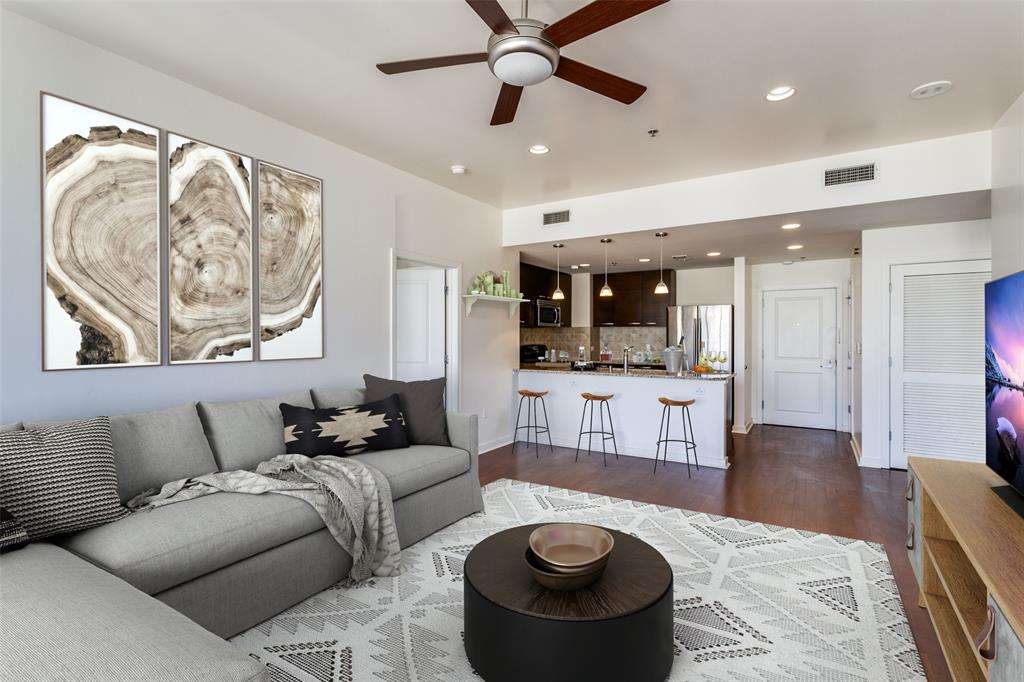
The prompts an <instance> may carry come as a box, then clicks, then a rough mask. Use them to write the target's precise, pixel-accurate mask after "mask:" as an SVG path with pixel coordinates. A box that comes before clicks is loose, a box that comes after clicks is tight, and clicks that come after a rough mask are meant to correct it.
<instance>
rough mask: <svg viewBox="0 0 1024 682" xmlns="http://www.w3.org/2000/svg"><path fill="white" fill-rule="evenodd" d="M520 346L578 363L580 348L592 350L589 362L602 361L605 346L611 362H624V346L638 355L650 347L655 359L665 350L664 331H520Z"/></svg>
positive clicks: (525, 329)
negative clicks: (536, 345) (541, 347)
mask: <svg viewBox="0 0 1024 682" xmlns="http://www.w3.org/2000/svg"><path fill="white" fill-rule="evenodd" d="M519 343H520V344H527V343H542V344H544V345H545V346H547V347H548V348H557V349H558V350H560V351H561V350H564V351H568V352H569V358H570V359H571V360H575V359H576V349H577V348H579V347H580V346H583V347H584V348H587V349H588V350H589V353H588V355H589V359H592V360H597V359H599V358H600V352H601V347H602V345H607V347H608V349H609V350H610V351H611V354H612V360H615V361H617V362H618V361H621V360H622V348H623V346H633V349H634V350H635V351H641V350H644V349H645V348H646V347H647V344H651V350H652V351H653V353H654V357H656V358H658V357H661V351H662V350H663V349H664V348H665V328H664V327H594V328H591V327H531V328H522V329H520V330H519Z"/></svg>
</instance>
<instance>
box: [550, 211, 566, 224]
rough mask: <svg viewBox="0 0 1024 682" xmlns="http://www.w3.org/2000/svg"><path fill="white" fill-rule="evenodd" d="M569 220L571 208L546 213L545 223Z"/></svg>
mask: <svg viewBox="0 0 1024 682" xmlns="http://www.w3.org/2000/svg"><path fill="white" fill-rule="evenodd" d="M567 222H569V209H566V210H564V211H552V212H551V213H545V214H544V224H545V225H558V224H559V223H567Z"/></svg>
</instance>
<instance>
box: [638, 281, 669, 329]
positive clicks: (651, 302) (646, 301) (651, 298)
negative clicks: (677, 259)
mask: <svg viewBox="0 0 1024 682" xmlns="http://www.w3.org/2000/svg"><path fill="white" fill-rule="evenodd" d="M671 275H672V272H666V273H665V284H667V285H668V293H667V294H656V293H654V288H655V287H656V286H658V281H659V280H660V278H661V276H660V275H659V273H658V271H657V270H646V271H644V273H643V277H642V278H641V281H642V286H643V289H642V290H641V292H640V299H641V302H642V303H641V304H642V306H643V315H642V317H643V319H642V323H643V325H644V326H645V327H656V326H657V327H664V326H665V325H666V324H667V322H668V311H667V310H666V308H668V306H670V305H672V299H673V293H674V292H673V291H672V285H673V281H672V280H673V278H672V277H671Z"/></svg>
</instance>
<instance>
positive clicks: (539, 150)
mask: <svg viewBox="0 0 1024 682" xmlns="http://www.w3.org/2000/svg"><path fill="white" fill-rule="evenodd" d="M549 151H551V150H550V149H548V147H547V145H543V144H535V145H533V146H531V147H530V153H531V154H547V153H548V152H549Z"/></svg>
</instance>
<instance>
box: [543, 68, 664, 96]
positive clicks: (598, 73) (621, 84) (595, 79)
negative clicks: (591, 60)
mask: <svg viewBox="0 0 1024 682" xmlns="http://www.w3.org/2000/svg"><path fill="white" fill-rule="evenodd" d="M555 75H556V76H558V77H559V78H561V79H562V80H567V81H569V82H570V83H573V84H575V85H578V86H580V87H581V88H586V89H587V90H592V91H594V92H596V93H597V94H599V95H604V96H605V97H611V98H612V99H614V100H618V101H619V102H622V103H623V104H632V103H633V102H635V101H636V100H637V99H638V98H639V97H640V95H642V94H644V93H645V92H647V86H646V85H640V84H639V83H634V82H633V81H628V80H626V79H625V78H619V77H618V76H615V75H613V74H610V73H608V72H607V71H602V70H601V69H595V68H594V67H593V66H587V65H586V64H583V63H582V62H578V61H576V60H574V59H569V58H568V57H561V58H560V59H559V60H558V68H557V69H555Z"/></svg>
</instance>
